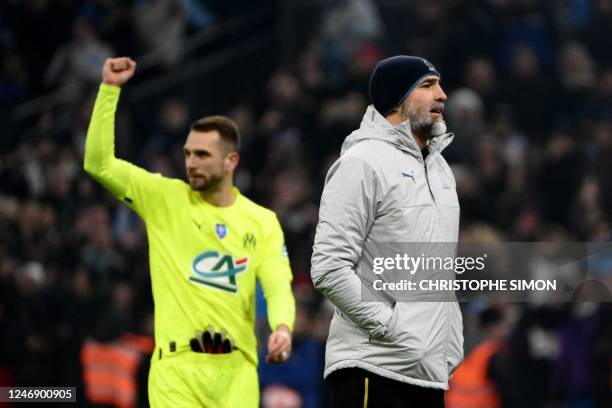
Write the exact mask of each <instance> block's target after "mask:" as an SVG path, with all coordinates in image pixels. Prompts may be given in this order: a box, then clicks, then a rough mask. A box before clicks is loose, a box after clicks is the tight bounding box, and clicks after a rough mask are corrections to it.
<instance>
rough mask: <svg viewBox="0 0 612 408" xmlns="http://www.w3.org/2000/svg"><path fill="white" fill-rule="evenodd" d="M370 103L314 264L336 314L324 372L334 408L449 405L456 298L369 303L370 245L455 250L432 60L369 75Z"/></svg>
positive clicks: (346, 147) (454, 211)
mask: <svg viewBox="0 0 612 408" xmlns="http://www.w3.org/2000/svg"><path fill="white" fill-rule="evenodd" d="M369 90H370V99H371V101H372V105H370V106H369V107H368V108H367V110H366V112H365V115H364V116H363V120H362V122H361V126H360V128H359V129H357V130H355V131H354V132H353V133H352V134H351V135H349V136H348V137H347V138H346V140H345V141H344V144H343V146H342V151H341V157H340V158H339V159H338V160H337V161H336V162H335V163H334V164H333V165H332V167H331V168H330V170H329V172H328V174H327V177H326V181H325V188H324V191H323V195H322V198H321V207H320V213H319V224H318V226H317V232H316V237H315V243H314V253H313V256H312V271H311V273H312V280H313V283H314V286H315V288H316V289H317V290H318V291H320V292H321V293H322V294H324V295H325V296H326V297H327V298H328V299H329V300H330V301H331V302H332V303H333V304H334V305H335V306H336V309H335V313H334V317H333V319H332V322H331V327H330V332H329V337H328V339H327V348H326V357H325V372H324V376H325V378H326V381H327V382H328V383H329V385H330V389H331V400H332V401H331V403H332V404H331V405H332V406H333V407H340V406H342V407H364V406H384V407H442V406H444V390H446V389H448V379H449V376H450V374H451V373H452V372H453V371H454V370H455V368H456V367H457V366H458V365H459V363H460V362H461V360H462V358H463V335H462V319H461V313H460V310H459V307H458V305H457V303H456V302H404V303H402V302H397V303H396V302H365V301H363V300H362V299H361V294H362V287H361V280H360V277H359V273H360V270H361V268H362V267H363V266H364V265H363V262H364V257H363V252H364V246H365V245H367V244H369V243H383V242H424V243H426V242H457V239H458V230H459V203H458V200H457V193H456V191H455V179H454V177H453V174H452V172H451V169H450V167H449V166H448V164H447V163H446V161H445V160H444V158H443V157H442V155H441V152H442V150H443V149H444V148H445V147H446V146H448V144H449V143H450V142H451V141H452V139H453V135H452V134H451V133H446V125H445V123H444V120H443V112H444V102H445V101H446V99H447V98H446V95H445V93H444V91H443V90H442V88H441V85H440V73H439V72H438V71H437V70H436V68H435V67H434V66H433V65H432V64H431V63H430V62H428V61H427V60H425V59H423V58H419V57H411V56H395V57H392V58H388V59H385V60H382V61H380V62H379V63H378V64H377V65H376V67H375V69H374V71H373V73H372V76H371V78H370V85H369Z"/></svg>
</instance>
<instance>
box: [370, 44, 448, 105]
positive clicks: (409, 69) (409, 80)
mask: <svg viewBox="0 0 612 408" xmlns="http://www.w3.org/2000/svg"><path fill="white" fill-rule="evenodd" d="M429 75H436V76H438V77H439V76H440V73H439V72H438V71H437V70H436V68H435V67H434V66H433V65H432V64H431V62H429V61H427V60H426V59H425V58H420V57H411V56H408V55H396V56H395V57H391V58H387V59H384V60H381V61H378V64H376V67H374V71H372V76H371V77H370V100H371V101H372V104H373V105H374V107H375V108H376V110H377V111H378V112H379V113H380V114H381V115H383V116H387V115H388V114H389V113H391V112H393V110H394V109H395V108H397V107H398V106H399V105H400V104H401V103H402V102H404V99H406V97H408V95H410V92H412V90H413V89H414V88H415V87H416V86H417V85H418V84H419V83H420V82H421V81H422V80H423V78H425V77H426V76H429Z"/></svg>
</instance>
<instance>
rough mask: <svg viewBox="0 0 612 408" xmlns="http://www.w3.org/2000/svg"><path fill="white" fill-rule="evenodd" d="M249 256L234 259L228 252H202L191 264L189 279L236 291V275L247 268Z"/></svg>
mask: <svg viewBox="0 0 612 408" xmlns="http://www.w3.org/2000/svg"><path fill="white" fill-rule="evenodd" d="M248 262H249V258H248V257H245V258H241V259H234V257H232V256H231V255H228V254H219V253H218V252H217V251H206V252H202V253H201V254H199V255H198V256H196V257H195V259H194V260H193V262H192V264H191V272H192V275H190V276H189V278H188V279H189V280H190V281H192V282H195V283H199V284H201V285H206V286H211V287H213V288H217V289H222V290H225V291H228V292H232V293H236V292H237V291H238V285H237V283H236V275H237V274H239V273H240V272H244V271H245V270H246V269H247V266H248Z"/></svg>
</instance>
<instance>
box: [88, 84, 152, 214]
mask: <svg viewBox="0 0 612 408" xmlns="http://www.w3.org/2000/svg"><path fill="white" fill-rule="evenodd" d="M120 93H121V88H119V87H117V86H112V85H106V84H101V85H100V89H99V91H98V96H97V98H96V102H95V104H94V109H93V112H92V115H91V121H90V123H89V129H88V131H87V141H86V142H85V160H84V168H85V171H86V172H87V173H88V174H89V175H90V176H92V177H93V178H94V179H95V180H96V181H97V182H99V183H100V184H102V185H103V186H104V188H106V189H107V190H108V191H110V192H111V193H112V194H113V195H114V196H115V197H117V198H118V199H120V200H122V201H124V202H125V203H126V204H128V205H129V206H130V207H131V208H132V209H134V210H135V211H136V212H137V213H138V214H140V215H141V217H143V215H144V212H145V209H146V208H145V207H146V206H147V203H148V202H153V201H154V199H152V198H153V197H152V196H153V195H154V194H155V190H156V185H157V183H156V182H155V179H156V178H157V177H159V175H157V177H156V175H153V174H151V173H148V172H147V171H145V170H143V169H141V168H139V167H137V166H135V165H133V164H131V163H129V162H127V161H125V160H121V159H118V158H117V157H115V112H116V110H117V104H118V102H119V95H120ZM136 180H137V182H136ZM143 218H144V217H143Z"/></svg>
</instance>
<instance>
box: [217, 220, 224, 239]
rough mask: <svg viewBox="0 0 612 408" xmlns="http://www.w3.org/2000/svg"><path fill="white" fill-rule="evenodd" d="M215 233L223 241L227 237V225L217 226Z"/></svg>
mask: <svg viewBox="0 0 612 408" xmlns="http://www.w3.org/2000/svg"><path fill="white" fill-rule="evenodd" d="M215 232H216V233H217V236H218V237H219V238H221V239H223V238H225V236H226V235H227V226H226V225H225V224H216V225H215Z"/></svg>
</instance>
